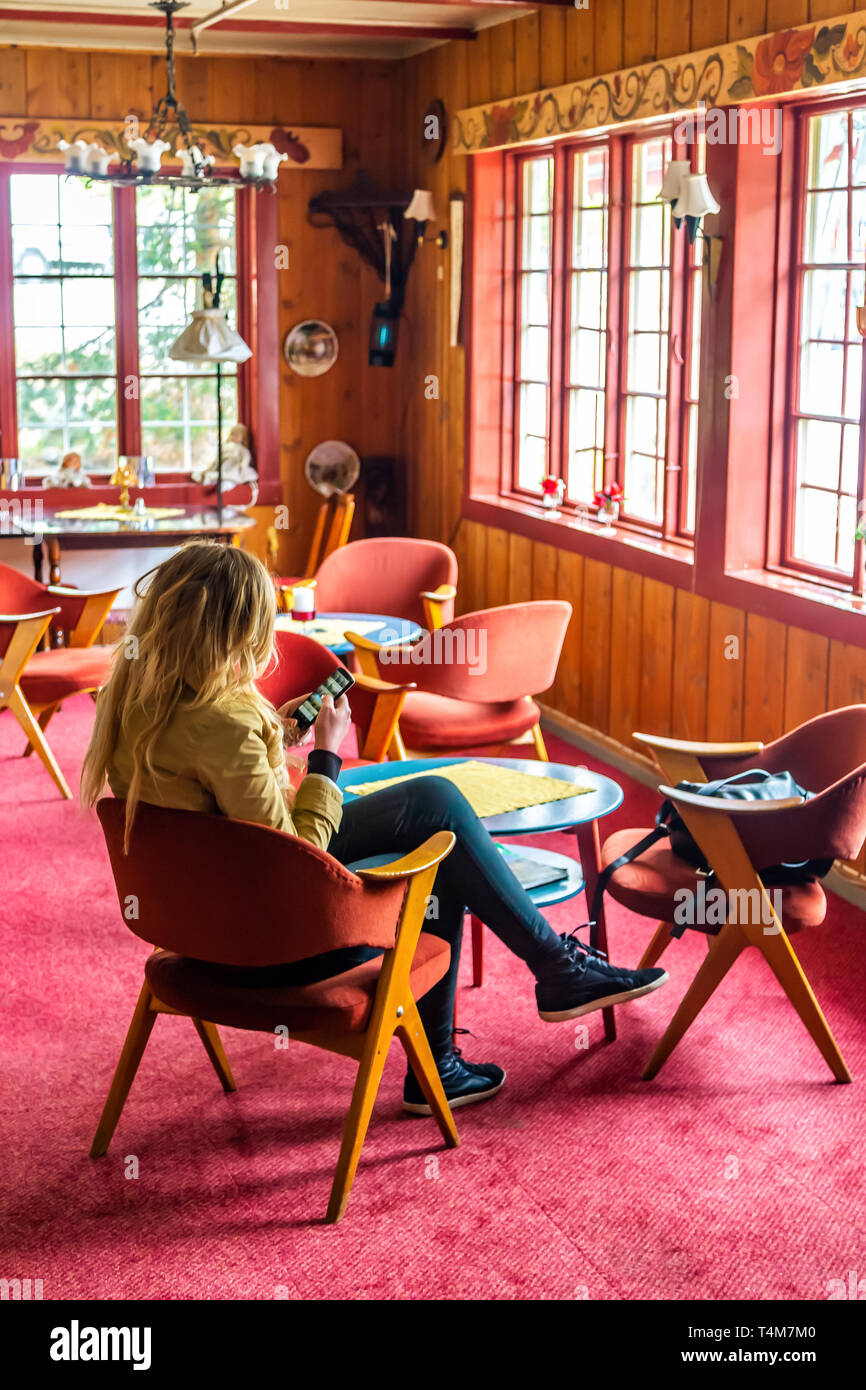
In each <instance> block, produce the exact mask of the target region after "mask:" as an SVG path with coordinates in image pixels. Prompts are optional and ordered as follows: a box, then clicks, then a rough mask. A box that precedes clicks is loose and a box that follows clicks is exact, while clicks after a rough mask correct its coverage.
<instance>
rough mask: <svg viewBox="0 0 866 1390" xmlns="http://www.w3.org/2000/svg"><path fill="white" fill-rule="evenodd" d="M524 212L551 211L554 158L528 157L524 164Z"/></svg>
mask: <svg viewBox="0 0 866 1390" xmlns="http://www.w3.org/2000/svg"><path fill="white" fill-rule="evenodd" d="M523 171H524V172H523V211H524V213H534V212H541V213H545V212H550V210H551V208H552V206H553V160H552V159H550V158H549V157H548V158H545V159H528V160H527V161H526V162H525V164H524V166H523Z"/></svg>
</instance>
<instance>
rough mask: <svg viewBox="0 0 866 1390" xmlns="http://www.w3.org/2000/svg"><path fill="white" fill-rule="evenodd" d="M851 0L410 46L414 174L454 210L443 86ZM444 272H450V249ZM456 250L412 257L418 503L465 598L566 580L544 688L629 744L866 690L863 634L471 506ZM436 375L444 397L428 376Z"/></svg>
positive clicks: (776, 718) (735, 3) (709, 34)
mask: <svg viewBox="0 0 866 1390" xmlns="http://www.w3.org/2000/svg"><path fill="white" fill-rule="evenodd" d="M856 8H857V5H856V4H852V3H847V2H846V0H691V3H690V0H605V3H604V4H596V5H591V6H590V8H589V9H587V10H565V9H556V10H553V9H551V10H547V11H543V12H541V13H540V14H536V15H532V16H529V17H527V18H523V19H519V20H516V21H513V22H511V23H508V24H503V25H500V26H497V27H495V28H490V29H486V30H484V31H482V32H481V33H480V34H479V36H478V40H477V42H476V43H474V44H458V43H451V44H448V45H447V46H445V47H442V48H438V49H434V50H431V51H430V52H428V53H424V54H422V55H420V56H419V57H417V58H414V59H411V60H409V63H408V65H407V66H408V69H409V80H408V82H407V86H406V91H407V102H408V105H409V114H410V119H409V121H408V123H407V140H408V142H409V148H410V151H411V153H413V154H414V156H415V159H416V180H415V181H416V183H418V184H419V185H420V186H428V187H429V186H431V185H432V187H433V189H434V192H435V194H436V201H437V205H438V207H439V208H440V209H441V210H442V213H443V214H445V212H446V209H447V202H448V196H449V194H450V193H452V192H454V191H457V190H463V189H465V187H466V167H467V160H466V158H465V157H462V156H460V157H458V156H453V155H451V153H450V151H449V152H446V154H445V156H444V157H443V159H442V160H441V162H440V163H439V164H438V165H435V166H434V167H433V168H432V169H431V168H430V167H429V166H425V163H424V161H423V158H422V157H421V155H420V151H421V146H422V142H421V138H420V134H421V119H422V113H423V111H424V110H425V108H426V106H427V104H428V102H429V101H430V100H431V99H432V98H433V97H437V96H438V97H441V98H442V99H443V101H444V102H445V104H446V107H447V108H448V110H449V111H455V110H458V109H460V108H461V107H466V106H472V105H474V104H478V103H481V102H484V101H489V100H498V99H500V98H502V99H506V98H509V97H511V96H514V95H517V94H519V93H522V92H528V91H532V90H533V89H535V88H538V87H541V86H545V85H548V84H550V85H554V84H557V83H563V82H566V81H568V80H570V79H572V78H573V79H579V78H585V77H587V76H590V75H593V74H600V73H604V72H609V71H611V70H615V69H617V68H619V67H622V66H624V65H626V64H629V63H637V62H640V61H642V60H644V59H651V58H653V57H665V56H667V57H670V56H673V55H675V54H676V53H678V52H688V51H689V50H696V49H700V48H704V47H707V46H709V45H712V44H714V43H721V42H724V41H730V40H734V39H736V38H741V37H748V36H754V35H756V34H760V33H763V32H765V31H767V30H768V29H774V28H779V27H783V26H785V25H788V24H800V23H804V22H806V21H809V20H822V19H826V18H828V17H832V16H835V15H838V14H841V13H844V12H845V11H846V10H849V11H850V10H854V9H856ZM440 265H441V266H443V268H444V276H445V278H444V279H440V278H439V266H440ZM447 272H448V264H447V255H442V253H440V252H438V251H436V250H435V249H434V248H433V247H424V248H423V250H422V251H421V253H420V254H419V256H418V258H417V260H416V263H415V268H414V270H413V272H412V275H413V280H412V284H411V287H410V305H409V313H410V315H411V317H412V319H413V322H414V323H415V324H416V325H417V326H418V327H417V331H416V332H415V334H414V337H415V342H414V351H413V353H412V355H411V360H410V361H409V363H408V369H407V419H406V425H405V438H406V446H405V447H406V450H407V453H408V457H409V467H410V491H411V497H412V500H413V508H412V513H411V515H412V519H413V525H414V529H415V530H416V532H417V533H418V534H420V535H426V536H431V537H435V538H437V539H440V540H445V541H449V542H450V543H451V544H452V545H453V546H454V548H455V549H456V551H457V553H458V557H459V560H460V565H461V593H460V603H461V607H462V609H463V611H471V610H472V609H474V608H479V607H483V606H486V605H488V604H496V603H504V602H508V601H509V600H511V601H514V600H517V599H523V598H527V597H529V596H530V595H532V596H535V597H538V598H547V597H554V596H556V597H560V598H567V599H569V600H570V601H571V602H572V603H573V605H574V608H575V616H574V620H573V622H572V624H571V627H570V630H569V634H568V638H567V643H566V649H565V652H564V655H563V660H562V663H561V666H560V673H559V678H558V680H557V683H556V685H555V687H554V689H553V691H552V692H550V693H549V694H548V696H547V697H546V700H547V702H548V703H549V704H551V705H552V706H553V707H555V708H556V709H557V710H558V711H559V712H561V713H563V714H564V715H566V716H568V717H569V718H570V719H573V720H576V721H578V722H579V723H580V724H582V725H585V726H588V728H589V729H591V730H593V731H595V732H596V733H598V734H601V735H602V736H604V737H605V738H611V739H614V740H615V741H616V742H617V743H619V744H621V745H623V746H624V747H625V748H626V749H628V750H629V751H633V750H634V745H633V744H630V735H631V732H632V731H633V730H635V729H640V728H644V729H652V730H655V731H656V732H661V733H669V734H673V735H675V736H682V737H693V738H713V739H718V738H739V737H749V738H753V737H754V738H762V739H765V740H766V739H769V738H772V737H774V736H775V735H777V734H779V733H781V732H782V731H783V730H784V729H786V728H790V727H791V726H793V725H796V724H798V723H800V722H801V721H802V720H804V719H806V718H808V717H809V716H810V715H813V714H816V713H818V712H820V711H822V710H824V709H829V708H833V707H834V706H837V705H841V704H846V703H849V702H852V701H862V700H866V652H864V650H863V649H861V648H860V647H851V646H847V645H845V644H842V643H839V642H830V641H829V640H828V639H827V638H824V637H821V636H818V635H815V634H813V633H809V632H805V631H802V630H800V629H798V628H793V627H786V626H785V625H784V624H782V623H779V622H773V621H770V620H768V619H766V618H763V617H759V616H758V615H756V614H753V613H746V612H744V611H742V610H740V609H735V608H730V607H726V606H724V605H720V604H714V603H710V602H709V601H708V600H707V599H705V598H701V597H699V596H696V595H694V594H692V593H690V592H689V591H688V590H684V589H675V588H673V587H672V586H670V585H667V584H662V583H659V582H657V581H655V580H651V579H647V578H643V577H642V576H641V575H638V574H632V573H628V572H626V571H624V570H621V569H618V568H616V567H614V566H612V565H609V564H605V563H601V562H599V561H594V560H590V559H585V558H584V557H582V556H580V555H576V554H573V553H571V552H568V551H564V550H558V549H557V548H555V547H554V546H553V545H549V544H540V543H534V542H532V541H530V540H528V539H525V538H523V537H519V536H514V535H511V534H509V533H508V532H506V531H504V530H498V529H494V528H491V527H487V526H484V525H481V524H478V523H474V522H467V521H461V519H460V510H461V497H462V490H463V472H464V434H463V418H464V408H465V360H464V351H463V348H462V347H456V348H452V347H450V346H449V345H448V338H447V295H448V281H447ZM430 374H434V375H435V376H436V377H437V378H438V381H439V399H438V400H433V399H429V398H428V396H427V395H425V378H426V377H427V376H428V375H430Z"/></svg>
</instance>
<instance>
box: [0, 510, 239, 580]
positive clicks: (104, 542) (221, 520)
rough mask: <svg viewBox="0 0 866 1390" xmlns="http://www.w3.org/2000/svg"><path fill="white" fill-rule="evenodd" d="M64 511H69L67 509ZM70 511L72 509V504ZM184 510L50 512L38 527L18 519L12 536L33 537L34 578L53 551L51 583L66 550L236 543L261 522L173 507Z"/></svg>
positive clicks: (225, 513)
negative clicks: (194, 541) (114, 514)
mask: <svg viewBox="0 0 866 1390" xmlns="http://www.w3.org/2000/svg"><path fill="white" fill-rule="evenodd" d="M61 510H66V509H65V508H61ZM69 510H72V508H71V507H70V509H69ZM171 510H172V511H177V512H179V513H181V515H178V516H170V517H148V516H146V515H145V516H144V517H136V516H134V515H130V517H129V519H128V520H125V519H120V518H105V519H103V518H96V517H85V518H83V519H78V518H75V517H60V516H58V515H57V513H56V512H45V513H44V515H43V517H42V519H41V520H40V521H38V522H34V523H33V524H32V525H29V524H25V523H23V522H14V523H12V524H11V526H10V530H9V532H8V534H10V535H15V536H18V537H24V538H30V537H32V538H34V539H33V577H34V579H36V580H37V581H38V582H39V583H40V584H42V583H44V582H45V580H44V578H43V574H44V569H45V551H46V550H47V553H48V564H49V572H48V581H47V582H48V583H49V584H60V583H61V582H62V579H61V554H62V551H64V550H109V549H117V548H120V547H123V548H130V549H134V548H141V549H146V548H148V547H150V548H153V547H154V546H170V545H181V544H182V543H183V541H187V540H190V539H191V538H192V537H195V536H199V537H206V538H209V539H213V540H218V541H223V542H224V543H225V544H226V545H228V544H231V543H232V542H233V541H234V539H235V537H236V536H238V535H240V533H241V532H242V531H248V530H250V528H251V527H253V526H255V524H256V523H255V518H254V517H251V516H247V514H246V513H245V512H239V511H235V510H234V508H232V507H224V508H223V512H222V517H220V516H219V515H218V513H217V510H216V508H215V507H213V508H207V507H172V508H171Z"/></svg>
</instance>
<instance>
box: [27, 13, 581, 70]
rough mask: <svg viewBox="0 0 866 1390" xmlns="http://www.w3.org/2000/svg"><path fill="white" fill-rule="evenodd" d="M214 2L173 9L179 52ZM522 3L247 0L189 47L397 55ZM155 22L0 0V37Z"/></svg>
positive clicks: (61, 41)
mask: <svg viewBox="0 0 866 1390" xmlns="http://www.w3.org/2000/svg"><path fill="white" fill-rule="evenodd" d="M232 3H233V0H228V3H227V6H226V8H227V10H229V11H231V9H232ZM541 3H546V4H551V3H554V4H555V3H563V0H541ZM220 7H221V0H191V3H190V4H189V5H188V6H187V7H186V9H183V10H181V11H180V12H179V13H178V15H177V17H176V19H175V24H176V26H177V29H178V36H177V41H176V47H177V51H178V52H179V53H185V52H190V51H191V48H192V44H191V38H190V33H189V25H190V23H195V21H196V20H198V19H201V18H203V17H204V16H205V15H211V14H213V13H214V11H217V10H219V9H220ZM532 8H533V5H532V0H529V3H528V4H527V5H523V4H522V3H520V2H519V0H252V2H251V3H249V4H246V5H244V6H243V7H239V8H237V9H235V10H234V11H233V12H231V13H227V14H226V16H225V17H224V18H223V19H221V20H220V22H219V23H218V24H215V25H214V26H213V27H209V28H207V29H205V30H203V31H202V32H201V34H200V35H199V37H198V50H199V52H200V53H204V54H206V53H252V54H279V55H282V54H299V55H304V56H308V57H318V56H327V57H335V58H337V57H339V58H405V57H408V56H409V55H410V54H412V53H418V52H420V51H421V50H423V49H425V48H429V47H431V46H432V45H434V44H436V43H444V42H446V41H447V40H448V39H450V38H455V37H458V35H459V34H460V33H461V32H462V33H463V34H467V35H471V34H472V33H473V31H477V30H478V29H481V28H486V27H487V26H488V25H490V24H499V23H503V22H504V21H506V20H510V19H515V18H517V17H518V16H519V15H521V14H526V13H528V12H529V10H530V9H532ZM163 25H164V19H163V17H162V15H161V14H160V13H159V12H158V11H157V10H154V9H152V8H151V7H150V6H149V5H148V4H147V0H98V2H97V3H96V4H94V3H92V0H14V3H10V0H5V3H4V0H0V43H14V44H37V45H48V46H51V47H63V48H87V49H90V50H93V49H126V50H133V49H134V50H137V51H153V52H159V51H162V47H163ZM461 41H462V40H461Z"/></svg>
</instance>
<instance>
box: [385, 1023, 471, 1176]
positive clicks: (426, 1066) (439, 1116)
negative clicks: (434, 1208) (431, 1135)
mask: <svg viewBox="0 0 866 1390" xmlns="http://www.w3.org/2000/svg"><path fill="white" fill-rule="evenodd" d="M397 1036H398V1037H399V1039H400V1041H401V1043H402V1044H403V1049H404V1051H405V1053H406V1056H407V1058H408V1059H409V1065H410V1067H411V1068H412V1070H413V1072H414V1073H415V1079H416V1081H417V1082H418V1085H419V1086H420V1087H421V1090H422V1091H423V1092H424V1098H425V1100H426V1101H427V1104H428V1105H429V1106H430V1109H431V1110H432V1111H433V1115H434V1118H435V1120H436V1123H437V1124H438V1126H439V1128H440V1130H441V1131H442V1138H443V1139H444V1140H445V1143H446V1144H447V1145H448V1148H449V1149H456V1148H457V1147H458V1146H459V1144H460V1139H459V1138H458V1135H457V1126H456V1125H455V1123H454V1116H453V1115H452V1114H451V1107H450V1105H449V1104H448V1101H447V1100H446V1099H445V1091H444V1089H443V1087H442V1082H441V1081H440V1080H439V1073H438V1071H437V1070H436V1063H435V1062H434V1060H433V1053H432V1052H431V1051H430V1044H429V1042H428V1041H427V1034H426V1033H425V1032H424V1025H423V1023H422V1022H421V1016H420V1014H419V1013H418V1006H417V1005H416V1004H415V1002H414V1000H413V1001H412V1003H411V1004H409V1005H407V1006H406V1008H405V1010H404V1013H403V1018H402V1020H401V1022H400V1024H399V1025H398V1027H397Z"/></svg>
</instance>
